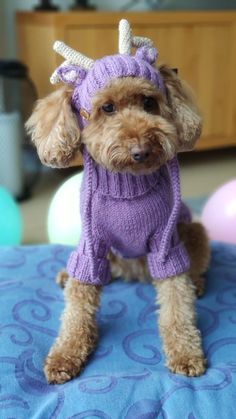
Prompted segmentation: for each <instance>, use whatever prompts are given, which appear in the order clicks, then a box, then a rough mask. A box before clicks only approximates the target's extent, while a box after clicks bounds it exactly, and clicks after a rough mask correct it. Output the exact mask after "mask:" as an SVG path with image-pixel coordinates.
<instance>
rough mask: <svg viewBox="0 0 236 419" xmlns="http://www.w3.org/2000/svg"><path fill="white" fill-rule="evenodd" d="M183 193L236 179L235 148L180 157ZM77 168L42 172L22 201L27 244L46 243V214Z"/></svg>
mask: <svg viewBox="0 0 236 419" xmlns="http://www.w3.org/2000/svg"><path fill="white" fill-rule="evenodd" d="M180 166H181V180H182V192H183V196H184V197H186V198H189V197H197V196H203V195H208V194H210V193H212V191H214V190H215V189H216V188H217V187H218V186H220V185H221V184H223V183H225V182H227V181H228V180H230V179H232V178H236V148H235V149H230V150H222V151H221V150H218V151H214V152H212V151H211V152H204V153H202V152H201V153H200V152H196V153H188V154H185V155H182V156H181V157H180ZM74 173H76V172H75V171H71V170H66V171H53V170H52V171H50V172H46V173H44V174H43V176H42V177H41V179H40V181H39V183H38V185H37V187H36V188H35V190H34V193H33V197H32V198H31V199H29V200H28V201H25V202H23V203H22V204H21V209H22V213H23V219H24V243H45V242H47V240H48V239H47V213H48V208H49V205H50V201H51V199H52V197H53V195H54V194H55V192H56V190H57V189H58V187H59V186H60V185H61V184H62V183H63V182H64V181H65V180H66V179H67V178H68V177H69V176H71V175H72V174H74Z"/></svg>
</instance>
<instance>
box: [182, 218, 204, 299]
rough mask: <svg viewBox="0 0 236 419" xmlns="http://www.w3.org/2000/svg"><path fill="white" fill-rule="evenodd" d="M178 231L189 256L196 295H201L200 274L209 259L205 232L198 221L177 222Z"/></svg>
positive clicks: (202, 279) (202, 290)
mask: <svg viewBox="0 0 236 419" xmlns="http://www.w3.org/2000/svg"><path fill="white" fill-rule="evenodd" d="M178 231H179V235H180V239H181V240H182V241H183V242H184V244H185V247H186V249H187V252H188V254H189V257H190V271H189V275H190V278H191V279H192V281H193V283H194V285H195V288H196V294H197V296H201V295H202V294H203V293H204V288H205V281H204V278H203V277H202V274H203V273H204V272H206V270H207V268H208V266H209V261H210V245H209V239H208V237H207V233H206V231H205V228H204V227H203V225H202V224H201V223H198V222H192V223H189V224H179V225H178Z"/></svg>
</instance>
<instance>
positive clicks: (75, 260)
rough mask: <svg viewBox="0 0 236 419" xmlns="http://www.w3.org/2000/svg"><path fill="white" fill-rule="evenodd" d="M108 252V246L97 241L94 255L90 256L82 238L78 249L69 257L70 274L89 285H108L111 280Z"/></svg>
mask: <svg viewBox="0 0 236 419" xmlns="http://www.w3.org/2000/svg"><path fill="white" fill-rule="evenodd" d="M108 251H109V249H108V247H107V246H106V244H105V243H104V242H103V241H102V240H99V239H96V241H95V242H94V243H93V253H92V255H91V254H89V253H88V246H87V244H86V240H85V239H84V237H83V236H82V238H81V240H80V243H79V246H78V248H77V249H76V250H75V251H73V252H72V253H71V255H70V257H69V260H68V263H67V272H68V274H69V275H70V276H71V277H72V278H75V279H77V280H78V281H80V282H83V283H85V284H88V285H106V284H107V283H109V281H110V279H111V274H110V266H109V261H108V259H107V254H108Z"/></svg>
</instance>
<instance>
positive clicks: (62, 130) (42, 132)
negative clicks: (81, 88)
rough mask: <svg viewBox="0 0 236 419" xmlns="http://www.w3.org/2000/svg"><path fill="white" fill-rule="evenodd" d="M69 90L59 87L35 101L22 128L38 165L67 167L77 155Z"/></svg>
mask: <svg viewBox="0 0 236 419" xmlns="http://www.w3.org/2000/svg"><path fill="white" fill-rule="evenodd" d="M71 95H72V90H71V89H70V88H68V87H66V88H65V87H63V88H61V89H59V90H58V91H56V92H53V93H51V94H50V95H49V96H47V97H46V98H44V99H40V100H38V101H37V103H36V106H35V109H34V112H33V114H32V115H31V117H30V118H29V120H28V121H27V123H26V125H25V127H26V130H27V132H28V134H30V135H31V137H32V141H33V143H34V144H35V146H36V147H37V151H38V155H39V158H40V160H41V162H42V163H43V164H45V165H47V166H51V167H68V166H71V165H73V161H74V160H75V159H77V158H78V155H79V154H80V152H79V149H80V130H79V125H78V122H77V118H76V116H75V114H74V113H73V111H72V109H71Z"/></svg>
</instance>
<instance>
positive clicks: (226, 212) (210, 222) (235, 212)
mask: <svg viewBox="0 0 236 419" xmlns="http://www.w3.org/2000/svg"><path fill="white" fill-rule="evenodd" d="M201 220H202V223H203V224H204V226H205V227H206V229H207V231H208V234H209V237H210V239H212V240H218V241H223V242H227V243H234V244H236V179H234V180H232V181H230V182H228V183H226V184H225V185H223V186H221V187H220V188H219V189H217V191H216V192H215V193H213V195H212V196H211V197H210V198H209V199H208V201H207V202H206V204H205V206H204V208H203V212H202V217H201Z"/></svg>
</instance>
